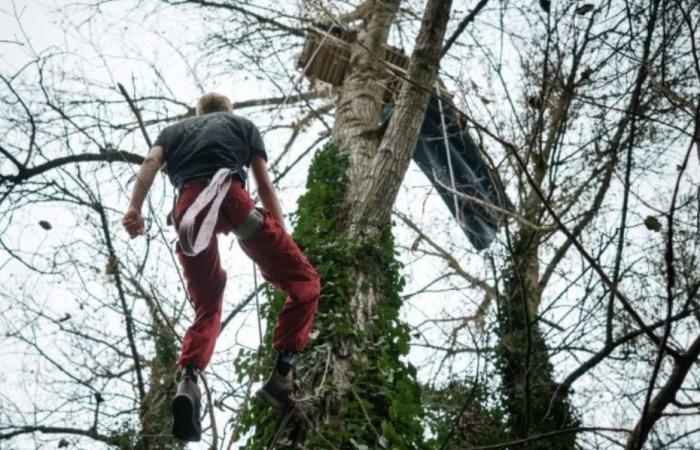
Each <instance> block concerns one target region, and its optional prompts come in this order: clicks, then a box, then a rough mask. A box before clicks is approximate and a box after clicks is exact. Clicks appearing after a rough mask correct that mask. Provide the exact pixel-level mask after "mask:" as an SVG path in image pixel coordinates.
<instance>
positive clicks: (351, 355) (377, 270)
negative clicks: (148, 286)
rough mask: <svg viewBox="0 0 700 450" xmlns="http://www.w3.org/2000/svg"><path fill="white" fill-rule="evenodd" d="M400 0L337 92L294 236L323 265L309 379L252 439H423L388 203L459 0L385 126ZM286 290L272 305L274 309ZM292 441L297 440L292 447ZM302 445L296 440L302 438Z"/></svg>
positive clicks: (383, 7)
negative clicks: (287, 408) (327, 137)
mask: <svg viewBox="0 0 700 450" xmlns="http://www.w3.org/2000/svg"><path fill="white" fill-rule="evenodd" d="M398 5H399V1H398V0H387V1H383V2H375V3H374V4H373V8H372V10H371V12H370V14H369V17H368V22H367V28H366V29H365V30H364V31H363V32H362V33H360V34H359V35H358V42H356V43H354V44H353V46H352V51H351V63H350V65H349V67H350V68H349V70H348V73H347V74H346V76H345V80H344V84H343V86H341V87H340V88H339V89H338V90H337V92H336V120H335V126H334V136H333V137H334V141H333V142H331V143H330V144H328V145H327V146H326V147H325V148H324V149H323V150H322V151H320V152H319V153H318V154H317V155H316V157H315V159H314V162H313V163H312V166H311V168H310V171H309V178H308V181H307V188H308V191H307V193H306V194H305V195H304V196H303V197H302V198H301V199H300V200H299V208H298V211H297V215H298V218H299V221H298V223H297V225H296V227H295V233H294V237H295V239H296V241H297V242H298V243H299V244H300V246H301V247H302V248H303V250H304V252H305V253H306V255H307V256H308V257H309V258H310V260H311V261H312V263H313V264H314V266H315V267H316V268H317V270H318V271H319V274H320V275H321V279H322V287H323V292H322V297H321V303H320V306H319V312H318V316H317V319H316V323H315V326H314V330H315V331H314V332H315V333H318V335H317V336H316V337H315V339H313V341H312V342H311V344H310V345H309V349H308V350H307V352H306V353H305V354H304V356H303V357H302V358H301V361H299V363H298V364H297V370H298V373H299V374H300V375H301V378H302V383H301V386H300V387H301V389H300V392H299V393H298V395H299V396H300V397H301V399H302V400H301V401H299V402H297V403H296V405H295V409H294V411H293V412H292V413H290V416H288V417H287V418H286V419H283V421H281V422H280V421H279V420H278V419H277V418H276V417H275V416H273V415H272V414H271V413H270V412H267V411H264V410H257V409H254V410H253V412H252V418H253V419H254V420H253V421H251V422H254V425H255V436H254V437H253V438H252V439H251V441H250V443H249V445H248V448H251V449H252V448H267V446H268V445H269V443H270V442H271V441H274V440H276V442H277V445H278V447H277V448H281V447H279V445H280V444H282V443H285V444H289V445H291V446H292V447H293V446H294V445H298V444H302V443H303V444H304V446H305V447H306V448H348V449H362V448H367V449H379V448H392V449H416V448H423V447H424V444H423V428H422V427H421V424H420V418H421V416H422V408H421V405H420V389H419V387H418V384H417V383H416V380H415V369H413V368H412V367H410V366H409V365H407V364H405V363H403V362H401V361H400V359H399V358H400V357H401V356H402V355H405V354H406V353H407V352H408V342H409V335H408V327H407V326H406V325H405V324H403V323H401V322H400V320H399V309H400V307H401V299H400V296H399V292H400V290H401V287H402V285H403V280H402V279H401V276H400V274H399V264H398V262H397V261H396V260H395V259H394V243H393V238H392V235H391V220H390V218H391V209H392V207H393V204H394V200H395V198H396V195H397V193H398V189H399V186H400V184H401V181H402V180H403V177H404V174H405V172H406V169H407V168H408V164H409V162H410V159H411V155H412V154H413V149H414V147H415V143H416V140H417V136H418V131H419V129H420V125H421V123H422V121H423V117H424V116H425V110H426V106H427V99H428V95H429V92H430V89H431V87H432V85H433V83H434V81H435V79H436V76H437V69H438V65H439V58H440V56H439V55H440V50H441V46H442V41H443V37H444V33H445V29H446V25H447V19H448V17H449V11H450V6H451V0H430V1H429V2H428V5H427V6H426V10H425V15H424V19H423V22H422V26H421V29H420V32H419V36H418V38H417V42H416V47H415V50H414V53H413V58H412V60H411V62H410V65H409V69H408V75H407V76H408V78H409V79H410V80H412V83H411V82H405V83H403V86H402V89H401V91H400V94H399V97H398V100H397V102H396V108H395V110H394V114H393V116H392V118H391V119H390V122H389V124H388V127H387V129H386V132H385V134H384V136H382V135H381V134H380V132H379V131H378V130H379V111H380V108H381V102H382V97H383V92H384V86H385V85H386V83H387V82H388V81H389V79H390V78H391V77H392V75H391V74H390V73H389V72H388V71H387V69H386V68H385V67H384V66H383V63H382V59H381V56H382V48H383V45H385V44H386V40H387V36H388V31H389V28H390V25H391V23H392V21H393V19H394V15H395V13H396V11H397V10H398ZM280 305H281V298H279V297H278V298H277V299H276V301H275V302H274V304H273V306H272V307H271V309H270V314H269V315H268V318H269V319H274V316H275V314H276V312H277V311H278V308H279V306H280ZM290 448H291V447H290ZM295 448H296V447H295Z"/></svg>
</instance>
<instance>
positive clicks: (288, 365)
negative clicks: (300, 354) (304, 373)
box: [275, 351, 296, 376]
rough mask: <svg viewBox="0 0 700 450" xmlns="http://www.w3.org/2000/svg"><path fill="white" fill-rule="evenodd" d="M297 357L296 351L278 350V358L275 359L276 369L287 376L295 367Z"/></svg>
mask: <svg viewBox="0 0 700 450" xmlns="http://www.w3.org/2000/svg"><path fill="white" fill-rule="evenodd" d="M295 359H296V353H292V352H285V351H282V352H278V353H277V360H276V361H275V369H277V371H278V372H279V373H280V374H282V375H283V376H287V374H289V372H290V371H291V370H292V368H293V367H294V360H295Z"/></svg>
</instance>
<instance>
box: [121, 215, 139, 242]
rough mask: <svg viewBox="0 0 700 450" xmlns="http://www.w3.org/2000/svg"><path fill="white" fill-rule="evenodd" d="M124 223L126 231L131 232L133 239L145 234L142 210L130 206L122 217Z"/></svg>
mask: <svg viewBox="0 0 700 450" xmlns="http://www.w3.org/2000/svg"><path fill="white" fill-rule="evenodd" d="M122 225H123V226H124V229H125V230H126V232H127V233H129V237H131V239H133V238H135V237H136V236H138V235H140V234H143V232H144V224H143V216H141V211H139V210H138V209H136V208H134V207H129V209H127V210H126V213H125V214H124V217H123V218H122Z"/></svg>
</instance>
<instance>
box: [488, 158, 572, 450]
mask: <svg viewBox="0 0 700 450" xmlns="http://www.w3.org/2000/svg"><path fill="white" fill-rule="evenodd" d="M545 155H548V153H547V152H545ZM534 159H535V164H534V166H535V167H534V170H533V174H534V180H535V182H536V183H537V184H538V185H539V186H541V185H542V182H543V180H544V178H545V174H546V173H547V164H546V161H547V158H546V157H539V158H534ZM543 213H544V211H543V207H542V205H541V203H540V202H539V199H538V198H537V196H536V195H535V193H534V192H533V191H531V192H530V193H529V195H528V196H526V197H525V199H524V202H523V206H522V208H521V215H522V216H523V217H524V218H526V219H527V220H528V221H529V223H531V224H532V223H537V222H538V220H539V218H541V217H542V216H543ZM542 237H543V235H542V233H541V232H540V231H539V230H537V229H533V227H531V226H527V225H523V226H521V227H520V228H519V229H518V230H517V232H516V233H514V234H513V235H512V236H509V237H508V246H509V257H510V261H509V262H508V265H507V266H506V267H505V268H504V270H503V279H504V284H505V286H504V292H503V293H502V295H500V298H499V302H498V305H499V307H498V327H497V335H498V338H499V343H498V346H497V349H496V358H497V366H498V367H499V369H500V374H501V382H502V391H501V392H502V399H503V403H504V405H503V406H504V409H505V411H506V412H507V414H506V423H507V425H508V431H509V433H510V435H511V436H510V438H511V439H512V440H519V439H524V438H527V437H532V436H537V435H540V436H541V435H543V434H546V433H550V432H555V431H560V430H565V429H572V428H576V427H578V426H579V422H578V420H577V419H576V418H575V417H574V415H573V410H572V408H571V405H570V404H569V401H568V392H567V390H566V389H559V388H558V385H557V384H556V383H555V381H554V373H553V371H554V369H553V366H552V364H551V362H550V355H549V352H548V349H547V344H546V342H545V339H544V335H543V333H542V330H541V328H540V320H539V313H540V303H541V301H542V287H541V286H540V260H539V256H538V250H539V245H540V241H541V240H542ZM517 448H518V449H522V450H545V449H546V450H573V449H575V448H576V433H574V432H568V433H567V432H565V433H561V434H555V435H553V436H552V437H549V438H540V439H536V440H533V441H531V442H526V443H524V444H521V445H520V446H519V447H517Z"/></svg>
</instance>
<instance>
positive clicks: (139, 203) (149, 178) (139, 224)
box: [122, 145, 164, 239]
mask: <svg viewBox="0 0 700 450" xmlns="http://www.w3.org/2000/svg"><path fill="white" fill-rule="evenodd" d="M163 162H164V158H163V147H161V146H160V145H155V146H153V147H152V148H151V151H149V152H148V155H147V156H146V159H144V160H143V164H141V168H140V169H139V173H138V174H137V175H136V181H135V182H134V188H133V190H132V191H131V201H130V202H129V207H128V208H127V210H126V213H125V214H124V217H123V218H122V225H123V226H124V229H125V230H126V232H127V233H129V236H131V238H132V239H133V238H135V237H136V236H138V235H140V234H143V232H144V222H143V216H142V215H141V208H142V207H143V201H144V199H145V198H146V194H148V190H149V189H151V185H152V184H153V179H154V178H155V176H156V173H158V170H159V169H160V168H161V167H163Z"/></svg>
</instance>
